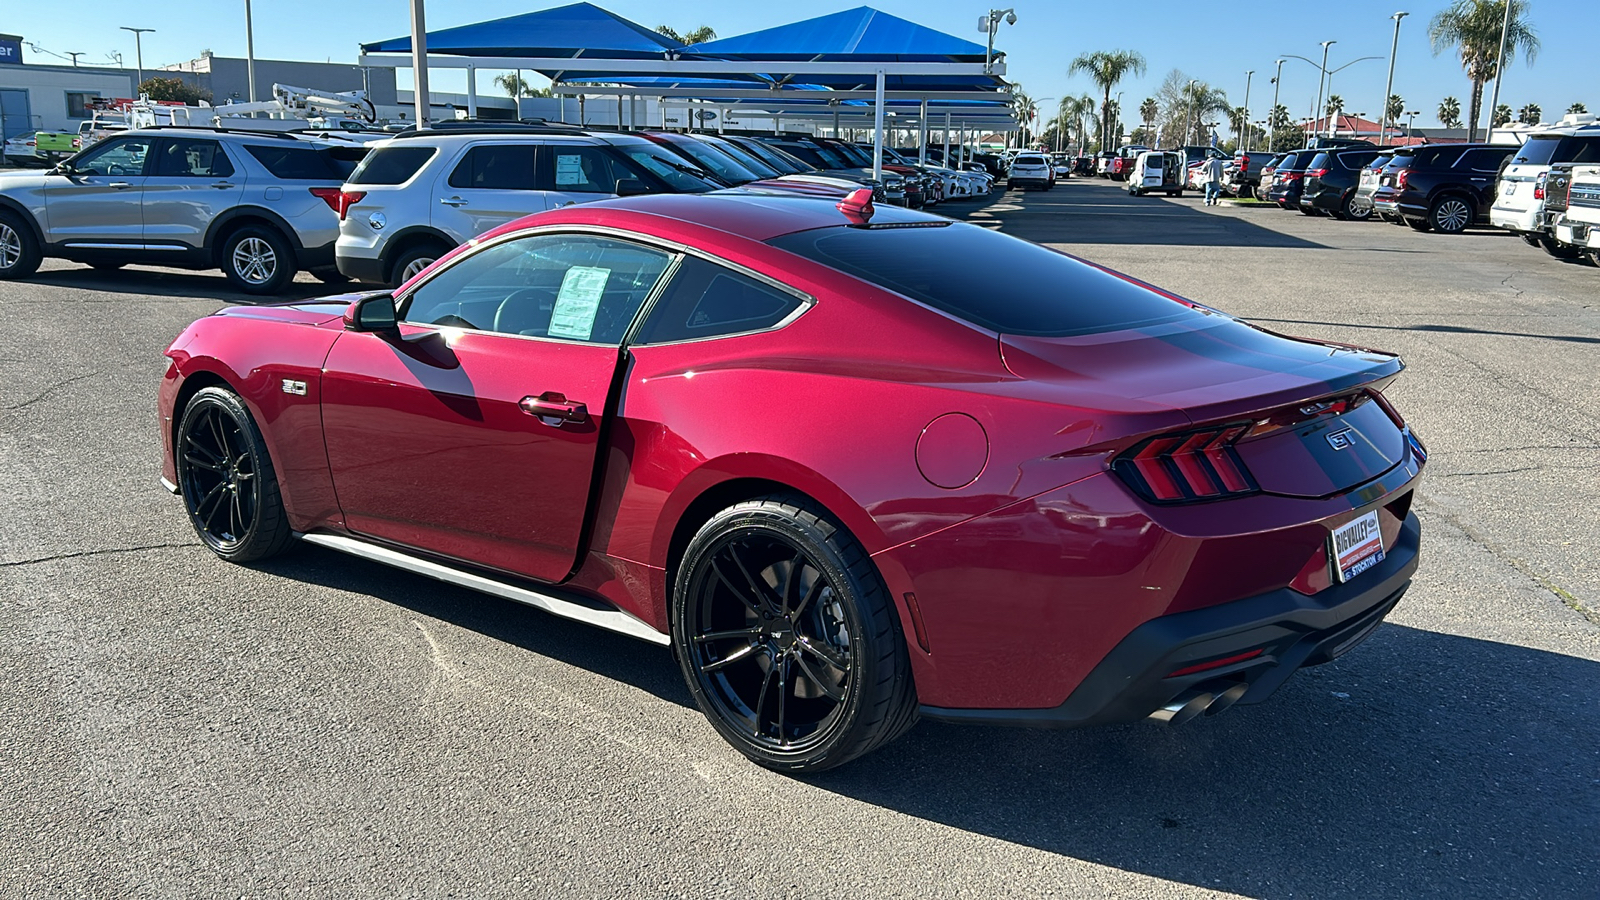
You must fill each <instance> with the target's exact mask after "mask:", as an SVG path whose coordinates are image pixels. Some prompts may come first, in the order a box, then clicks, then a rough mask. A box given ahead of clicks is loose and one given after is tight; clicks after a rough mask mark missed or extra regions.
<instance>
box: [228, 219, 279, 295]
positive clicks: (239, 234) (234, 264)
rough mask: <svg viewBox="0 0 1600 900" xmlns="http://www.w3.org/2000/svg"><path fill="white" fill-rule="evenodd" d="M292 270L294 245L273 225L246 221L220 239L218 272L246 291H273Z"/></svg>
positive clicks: (250, 292)
mask: <svg viewBox="0 0 1600 900" xmlns="http://www.w3.org/2000/svg"><path fill="white" fill-rule="evenodd" d="M294 273H295V262H294V248H293V247H290V246H289V242H288V241H287V240H285V239H284V237H283V235H281V234H279V233H278V232H277V231H276V230H275V229H272V228H268V227H266V226H264V225H246V226H244V227H243V228H240V229H239V230H237V231H235V232H233V233H232V234H230V235H228V239H227V240H226V241H223V242H222V274H224V275H226V276H228V281H229V282H231V283H232V284H233V286H234V287H236V288H238V289H239V290H241V291H244V292H245V293H246V294H276V293H278V292H280V291H282V290H283V289H284V288H287V287H288V286H289V284H290V282H292V281H294Z"/></svg>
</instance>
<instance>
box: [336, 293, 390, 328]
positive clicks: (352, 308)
mask: <svg viewBox="0 0 1600 900" xmlns="http://www.w3.org/2000/svg"><path fill="white" fill-rule="evenodd" d="M344 327H345V330H346V331H371V332H374V333H377V334H398V333H399V332H400V323H399V321H398V320H397V319H396V318H395V314H394V295H393V294H372V295H370V296H367V297H362V298H361V299H360V300H357V301H355V302H354V303H351V304H350V305H349V306H348V307H346V308H345V311H344Z"/></svg>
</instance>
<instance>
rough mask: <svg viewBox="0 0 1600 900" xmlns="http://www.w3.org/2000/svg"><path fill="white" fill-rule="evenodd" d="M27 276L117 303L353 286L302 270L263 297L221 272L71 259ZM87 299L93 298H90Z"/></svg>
mask: <svg viewBox="0 0 1600 900" xmlns="http://www.w3.org/2000/svg"><path fill="white" fill-rule="evenodd" d="M28 280H29V281H31V282H37V283H39V284H48V285H54V286H55V287H65V288H74V289H77V290H81V291H99V292H103V293H108V294H118V295H121V296H119V297H117V298H116V302H119V303H121V302H125V301H126V300H127V298H128V296H130V295H131V296H135V297H138V296H143V297H165V298H178V299H194V300H215V301H217V302H219V303H234V304H255V303H272V302H277V301H282V300H304V299H307V298H310V297H325V296H328V295H331V294H341V293H344V292H346V291H349V290H351V289H353V284H323V283H322V282H320V281H317V280H316V279H314V278H312V277H311V276H309V275H305V274H303V273H302V274H301V275H299V276H297V277H296V279H295V281H294V282H293V283H291V284H290V285H289V287H288V288H287V289H286V290H285V291H283V292H282V293H279V294H273V295H271V296H265V297H263V296H257V295H254V294H246V293H244V292H243V291H239V290H235V289H234V288H233V286H232V285H230V284H229V283H228V279H227V278H225V277H224V276H223V275H222V273H221V272H190V271H185V270H182V269H153V268H142V267H139V266H124V267H122V268H120V269H116V270H112V271H100V270H98V269H92V268H89V267H88V266H78V265H73V264H70V263H69V264H66V265H61V266H51V267H49V268H44V269H40V270H39V271H38V272H37V273H35V274H34V275H32V276H30V277H29V278H28ZM79 302H85V301H81V300H80V301H79ZM88 302H92V299H91V300H89V301H88Z"/></svg>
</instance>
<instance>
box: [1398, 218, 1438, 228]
mask: <svg viewBox="0 0 1600 900" xmlns="http://www.w3.org/2000/svg"><path fill="white" fill-rule="evenodd" d="M1403 221H1404V222H1405V223H1406V224H1407V225H1410V226H1411V230H1413V231H1432V230H1433V225H1431V224H1429V221H1428V219H1413V218H1410V217H1407V218H1405V219H1404V220H1403Z"/></svg>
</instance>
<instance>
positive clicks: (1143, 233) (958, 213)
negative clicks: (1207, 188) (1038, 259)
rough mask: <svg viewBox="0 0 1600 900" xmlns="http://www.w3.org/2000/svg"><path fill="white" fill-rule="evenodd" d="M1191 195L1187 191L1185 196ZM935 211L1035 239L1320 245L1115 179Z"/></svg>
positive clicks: (1074, 182)
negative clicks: (1133, 191) (1134, 191)
mask: <svg viewBox="0 0 1600 900" xmlns="http://www.w3.org/2000/svg"><path fill="white" fill-rule="evenodd" d="M1185 196H1186V197H1193V196H1194V193H1193V192H1187V193H1185ZM935 211H936V212H938V213H939V214H941V215H945V216H950V217H951V218H955V219H962V220H965V221H968V222H972V223H974V224H978V225H985V226H989V227H997V228H999V229H1000V230H1002V231H1004V232H1005V233H1006V234H1009V235H1012V236H1014V237H1020V238H1026V239H1027V240H1030V241H1035V242H1038V243H1041V244H1051V245H1061V244H1124V245H1149V246H1158V245H1173V246H1186V247H1274V248H1288V249H1295V248H1301V249H1324V245H1322V244H1318V243H1316V242H1315V241H1309V240H1306V239H1305V238H1300V237H1295V236H1294V235H1291V234H1285V233H1283V232H1280V231H1274V230H1273V229H1271V228H1266V227H1263V226H1262V225H1259V224H1256V223H1255V222H1253V221H1250V219H1251V218H1253V217H1254V213H1251V214H1249V215H1248V216H1239V215H1226V214H1212V213H1209V212H1206V211H1205V207H1203V206H1200V205H1198V201H1194V202H1192V203H1191V202H1183V201H1176V202H1175V201H1169V200H1167V199H1165V198H1163V197H1156V196H1145V197H1133V196H1130V195H1129V194H1128V192H1127V189H1126V187H1125V186H1124V185H1123V184H1122V183H1121V182H1111V181H1105V180H1102V179H1099V178H1084V177H1073V178H1069V179H1067V180H1065V181H1062V182H1059V183H1057V185H1056V186H1055V187H1054V188H1053V189H1051V190H1049V191H1022V190H1001V189H1000V188H998V187H997V188H996V189H995V190H994V191H993V192H992V193H990V194H989V196H987V197H983V198H979V199H977V200H958V201H954V202H950V203H947V204H943V205H941V206H939V207H936V208H935Z"/></svg>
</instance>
